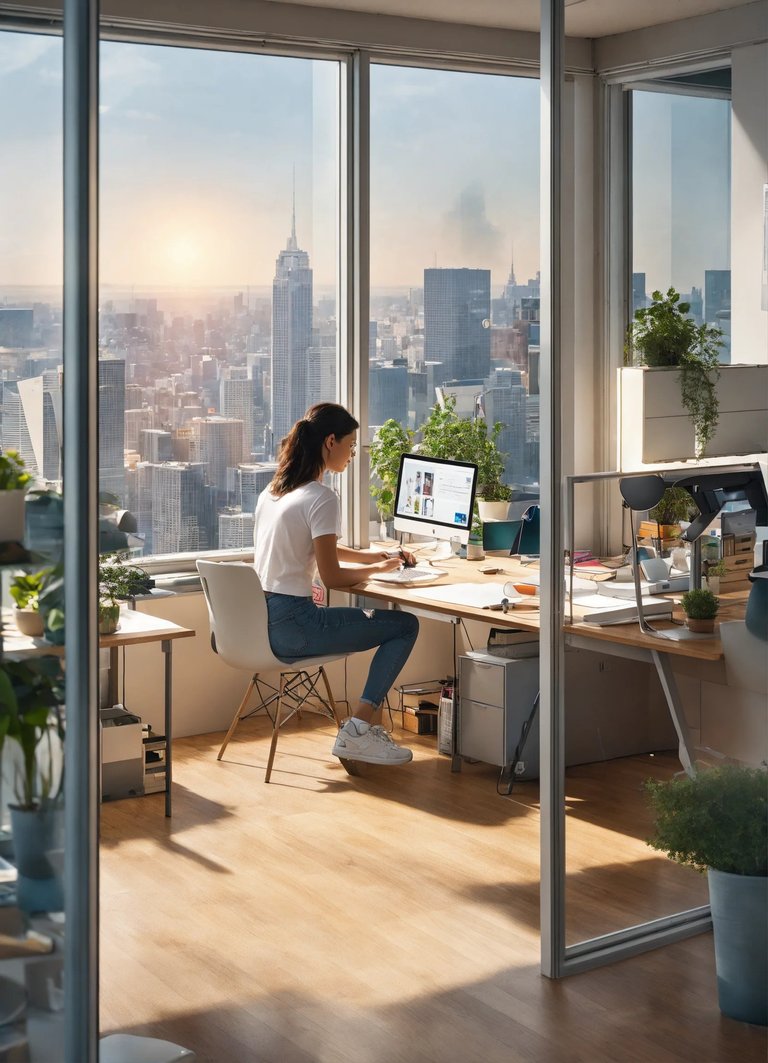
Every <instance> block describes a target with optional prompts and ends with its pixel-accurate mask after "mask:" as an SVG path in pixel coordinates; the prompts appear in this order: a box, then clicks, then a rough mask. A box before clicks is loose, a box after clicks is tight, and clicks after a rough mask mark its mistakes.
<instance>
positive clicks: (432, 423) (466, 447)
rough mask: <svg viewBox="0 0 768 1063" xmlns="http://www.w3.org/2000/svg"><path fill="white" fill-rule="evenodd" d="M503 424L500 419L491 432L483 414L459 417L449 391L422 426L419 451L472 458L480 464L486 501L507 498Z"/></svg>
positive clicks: (453, 458)
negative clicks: (500, 444) (501, 443)
mask: <svg viewBox="0 0 768 1063" xmlns="http://www.w3.org/2000/svg"><path fill="white" fill-rule="evenodd" d="M503 428H504V425H503V424H502V423H501V422H500V421H497V422H496V423H495V424H494V425H493V426H492V428H491V429H490V432H489V429H488V425H487V424H486V422H485V421H484V420H483V418H482V417H478V418H476V419H475V420H472V419H471V418H468V417H459V415H458V414H457V413H456V399H455V397H454V396H453V395H449V396H448V397H447V398H446V400H445V402H444V404H443V405H442V406H441V405H440V404H439V403H438V404H436V405H435V406H433V407H432V409H431V410H430V412H429V415H428V417H427V419H426V421H425V422H424V424H423V425H422V426H421V428H420V429H419V431H420V433H421V443H420V444H419V453H420V454H424V455H425V456H426V457H429V458H447V459H448V460H450V461H469V462H472V464H473V465H477V494H478V496H479V497H480V498H484V499H485V500H486V502H506V501H508V500H509V498H510V497H511V495H512V492H511V489H510V488H509V487H508V486H507V485H506V484H505V483H503V482H502V477H503V475H504V455H503V454H502V453H501V452H500V451H499V449H498V446H497V440H498V438H499V434H500V433H501V431H502V429H503Z"/></svg>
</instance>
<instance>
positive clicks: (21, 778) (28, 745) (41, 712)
mask: <svg viewBox="0 0 768 1063" xmlns="http://www.w3.org/2000/svg"><path fill="white" fill-rule="evenodd" d="M63 701H64V675H63V670H62V664H61V659H60V658H59V657H55V656H44V657H33V658H30V659H27V660H22V661H14V660H4V661H3V664H2V667H0V753H2V748H3V745H4V743H5V741H6V740H8V739H10V740H11V741H13V742H15V743H16V744H17V746H18V749H19V752H20V758H19V763H17V765H16V772H15V777H14V794H15V802H14V803H13V804H11V805H10V812H11V825H12V833H13V846H14V853H15V859H16V864H17V868H18V879H17V904H18V906H19V907H20V908H21V909H23V910H25V911H60V910H61V909H62V908H63V897H62V883H61V878H60V876H59V875H57V873H56V871H55V869H54V868H53V866H52V865H51V862H50V860H49V856H48V854H49V853H51V851H53V850H57V849H61V848H62V838H63V807H62V803H61V800H60V797H61V793H62V789H63V769H62V767H61V764H62V759H63V758H62V746H63V742H64V722H63V716H62V713H61V705H62V703H63Z"/></svg>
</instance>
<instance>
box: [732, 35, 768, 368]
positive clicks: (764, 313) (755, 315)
mask: <svg viewBox="0 0 768 1063" xmlns="http://www.w3.org/2000/svg"><path fill="white" fill-rule="evenodd" d="M732 101H733V119H732V130H733V133H732V137H733V144H732V160H733V163H732V171H731V180H732V187H731V336H732V341H731V351H732V353H731V360H732V361H734V362H749V363H754V362H766V361H768V308H766V309H763V308H761V273H762V268H763V255H764V254H768V249H767V248H765V247H764V245H763V239H764V235H763V234H764V230H763V225H762V211H763V187H764V186H765V185H766V184H768V118H766V107H767V104H766V101H768V44H757V45H753V46H752V47H750V48H738V49H736V50H735V51H734V53H733V65H732ZM766 238H768V237H766Z"/></svg>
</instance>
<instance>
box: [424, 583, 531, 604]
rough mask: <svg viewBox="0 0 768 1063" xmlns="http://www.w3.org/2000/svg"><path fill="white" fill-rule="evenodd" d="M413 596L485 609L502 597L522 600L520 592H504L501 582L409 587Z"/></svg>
mask: <svg viewBox="0 0 768 1063" xmlns="http://www.w3.org/2000/svg"><path fill="white" fill-rule="evenodd" d="M409 590H410V591H411V594H412V595H413V596H414V598H417V597H418V598H425V599H426V598H429V599H431V600H432V601H433V602H445V603H446V604H448V605H470V606H473V607H474V608H475V609H485V608H487V607H488V606H489V605H498V604H499V603H500V602H501V599H502V598H507V599H508V600H509V601H510V602H519V601H522V599H523V596H522V594H518V593H517V592H515V593H514V594H505V593H504V584H503V583H452V584H451V585H450V586H448V587H424V588H423V589H422V588H419V589H418V590H417V589H415V588H414V589H411V588H409Z"/></svg>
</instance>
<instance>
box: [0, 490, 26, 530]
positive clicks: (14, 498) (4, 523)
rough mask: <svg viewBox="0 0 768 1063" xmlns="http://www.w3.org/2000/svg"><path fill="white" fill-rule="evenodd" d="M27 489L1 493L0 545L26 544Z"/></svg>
mask: <svg viewBox="0 0 768 1063" xmlns="http://www.w3.org/2000/svg"><path fill="white" fill-rule="evenodd" d="M26 497H27V489H26V487H24V488H21V489H20V490H16V491H0V543H23V542H24V514H25V509H24V499H25V498H26Z"/></svg>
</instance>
